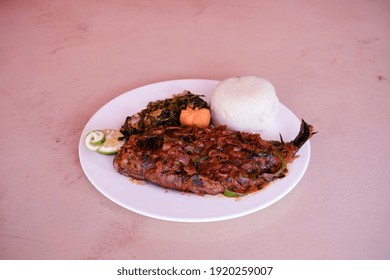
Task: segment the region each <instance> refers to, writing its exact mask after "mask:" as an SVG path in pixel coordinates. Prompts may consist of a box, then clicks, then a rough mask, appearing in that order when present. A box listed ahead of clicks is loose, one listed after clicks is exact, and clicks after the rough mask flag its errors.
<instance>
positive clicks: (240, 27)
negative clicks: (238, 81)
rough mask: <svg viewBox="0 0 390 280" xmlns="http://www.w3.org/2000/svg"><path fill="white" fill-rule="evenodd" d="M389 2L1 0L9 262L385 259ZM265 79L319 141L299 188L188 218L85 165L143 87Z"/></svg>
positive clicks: (0, 88)
mask: <svg viewBox="0 0 390 280" xmlns="http://www.w3.org/2000/svg"><path fill="white" fill-rule="evenodd" d="M389 11H390V2H389V1H386V0H384V1H379V0H377V1H357V0H356V1H352V0H351V1H335V0H331V1H246V0H243V1H222V0H221V1H218V0H216V1H207V0H198V1H195V0H194V1H125V0H123V1H111V2H110V1H99V0H94V1H93V0H86V1H47V0H41V1H37V0H32V1H1V3H0V35H1V41H0V96H1V102H0V128H1V131H2V133H1V143H2V144H1V145H0V151H1V155H2V163H1V168H0V178H1V179H0V258H1V259H192V258H196V259H389V258H390V223H389V220H390V204H389V201H390V187H389V186H390V180H389V174H388V173H389V169H390V164H389V160H388V159H389V157H390V150H389V143H390V141H389V140H390V126H389V121H390V110H389V108H390V98H389V93H390V32H389V30H390V17H389ZM246 74H255V75H260V76H264V77H266V78H268V79H269V80H271V81H272V82H273V83H274V85H275V87H276V90H277V94H278V96H279V98H280V100H281V101H282V102H283V103H284V104H285V105H287V106H288V107H289V108H290V109H291V110H293V111H294V112H295V113H296V114H297V115H298V117H300V118H304V119H305V120H306V121H308V122H310V123H312V124H313V125H314V126H315V127H316V129H317V130H319V132H320V133H319V134H318V135H316V137H315V138H314V139H313V140H312V142H311V148H312V157H311V161H310V164H309V168H308V170H307V173H306V174H305V176H304V177H303V179H302V181H301V182H300V183H299V184H298V186H297V187H296V188H295V189H294V190H293V191H292V192H291V193H289V194H288V195H287V196H286V197H285V198H283V199H282V200H280V201H279V202H277V203H276V204H274V205H272V206H270V207H268V208H266V209H264V210H262V211H259V212H256V213H254V214H251V215H248V216H245V217H243V218H239V219H234V220H229V221H223V222H214V223H199V224H186V223H174V222H165V221H160V220H155V219H152V218H147V217H144V216H140V215H138V214H136V213H133V212H131V211H128V210H126V209H124V208H122V207H120V206H118V205H116V204H114V203H113V202H111V201H110V200H108V199H107V198H105V197H104V196H102V195H101V194H100V193H99V192H98V191H97V190H96V189H95V188H94V187H93V186H92V185H91V183H90V182H89V181H88V179H87V178H86V176H85V175H84V173H83V171H82V169H81V167H80V164H79V159H78V153H77V148H78V141H79V137H80V134H81V131H82V129H83V127H84V125H85V124H86V122H87V121H88V119H89V118H90V117H91V115H92V114H93V113H94V112H95V111H96V110H97V109H98V108H100V106H102V105H103V104H105V103H106V102H107V101H109V100H110V99H112V98H114V97H116V96H117V95H119V94H121V93H123V92H125V91H128V90H130V89H133V88H135V87H138V86H141V85H145V84H149V83H153V82H159V81H163V80H172V79H180V78H203V79H217V80H221V79H224V78H228V77H232V76H240V75H246Z"/></svg>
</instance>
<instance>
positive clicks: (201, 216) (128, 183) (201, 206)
mask: <svg viewBox="0 0 390 280" xmlns="http://www.w3.org/2000/svg"><path fill="white" fill-rule="evenodd" d="M218 83H219V81H215V80H200V79H190V80H173V81H166V82H160V83H155V84H151V85H147V86H143V87H139V88H136V89H134V90H131V91H128V92H126V93H124V94H122V95H120V96H118V97H116V98H114V99H113V100H111V101H110V102H108V103H107V104H105V105H104V106H103V107H102V108H100V109H99V110H98V111H97V112H96V113H95V114H94V115H93V116H92V117H91V119H90V120H89V121H88V123H87V124H86V126H85V128H84V130H83V132H82V135H81V137H80V142H79V157H80V163H81V166H82V168H83V170H84V172H85V174H86V176H87V177H88V179H89V180H90V181H91V183H92V184H93V185H94V186H95V187H96V189H98V190H99V191H100V192H101V193H102V194H103V195H105V196H106V197H107V198H109V199H110V200H112V201H114V202H115V203H117V204H119V205H121V206H122V207H124V208H127V209H129V210H131V211H134V212H136V213H139V214H141V215H145V216H148V217H153V218H157V219H162V220H167V221H179V222H211V221H220V220H227V219H232V218H237V217H241V216H244V215H247V214H250V213H253V212H256V211H258V210H261V209H263V208H265V207H267V206H269V205H271V204H273V203H275V202H276V201H278V200H279V199H281V198H282V197H284V196H285V195H286V194H287V193H288V192H290V191H291V190H292V189H293V188H294V187H295V186H296V185H297V183H298V182H299V181H300V179H301V178H302V176H303V174H304V173H305V171H306V169H307V166H308V164H309V159H310V142H309V141H308V142H306V143H305V145H304V146H302V148H301V149H300V150H299V152H298V155H299V157H298V158H297V159H296V160H295V161H294V162H293V163H292V164H291V165H290V166H289V173H288V175H287V176H286V177H285V178H283V179H280V180H278V181H275V182H273V183H272V184H270V185H269V186H267V187H266V188H265V189H264V190H261V191H259V192H257V193H254V194H251V195H248V196H245V197H242V198H240V199H234V198H228V197H225V196H223V195H217V196H211V195H205V196H198V195H195V194H192V193H182V192H179V191H175V190H165V189H163V188H161V187H159V186H156V185H153V184H149V183H143V184H140V183H136V182H134V181H132V180H131V179H129V178H128V177H125V176H123V175H120V174H119V173H117V172H116V171H115V170H114V168H113V159H114V156H105V155H100V154H98V153H96V152H93V151H89V150H87V149H86V148H85V146H84V137H85V135H86V134H87V133H88V131H90V130H92V129H104V128H115V129H119V128H120V126H121V125H122V124H123V122H124V121H125V119H126V117H127V116H130V115H133V114H135V113H137V112H139V111H141V110H142V109H144V108H145V107H146V105H147V104H148V103H149V102H150V101H155V100H162V99H165V98H169V97H172V95H173V94H177V93H181V92H182V91H183V90H189V91H191V92H193V93H196V94H203V95H205V96H206V100H207V101H208V100H209V99H208V97H209V96H210V94H211V93H212V92H213V91H214V88H215V86H216V85H217V84H218ZM280 105H281V106H280V111H279V113H278V115H277V117H276V121H275V125H274V127H273V128H272V129H270V130H269V131H264V132H262V137H263V138H264V139H268V140H279V133H280V134H281V135H282V136H283V139H284V140H285V141H290V140H292V139H294V138H295V136H296V135H297V133H298V131H299V127H300V120H299V119H298V118H297V117H296V116H295V115H294V113H293V112H291V111H290V110H289V109H288V108H287V107H286V106H284V105H283V104H280Z"/></svg>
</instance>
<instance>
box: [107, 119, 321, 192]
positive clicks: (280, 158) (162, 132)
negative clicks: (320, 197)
mask: <svg viewBox="0 0 390 280" xmlns="http://www.w3.org/2000/svg"><path fill="white" fill-rule="evenodd" d="M313 134H315V132H313V127H312V126H311V125H309V124H307V123H306V122H305V121H303V120H302V122H301V127H300V131H299V133H298V135H297V136H296V138H295V139H294V140H293V141H291V142H287V143H285V142H284V141H283V139H282V138H281V139H280V141H266V140H263V139H262V138H261V137H260V135H259V134H251V133H244V132H239V131H231V130H228V129H227V128H226V127H225V126H219V127H209V128H206V129H200V128H197V127H179V126H174V127H155V128H153V129H150V130H148V131H146V132H145V133H143V134H134V135H132V136H131V137H130V138H129V140H128V141H127V143H126V144H125V145H124V146H123V147H122V149H120V151H119V152H118V154H117V155H116V156H115V158H114V168H115V169H116V170H117V171H118V172H119V173H121V174H123V175H125V176H129V177H133V178H135V179H140V180H146V181H149V182H152V183H154V184H157V185H159V186H161V187H163V188H167V189H176V190H179V191H185V192H193V193H195V194H199V195H204V194H210V195H216V194H219V193H225V194H226V193H227V192H228V193H229V194H232V193H233V194H248V193H252V192H255V191H258V190H260V189H262V188H263V187H264V186H266V185H267V184H269V183H270V182H272V181H275V180H277V179H279V178H283V177H285V176H286V174H287V172H288V170H287V167H288V164H289V163H291V162H292V161H293V160H294V158H295V154H296V153H297V151H298V150H299V148H300V147H301V146H302V145H303V144H304V143H305V142H306V141H307V140H309V138H310V137H311V136H312V135H313ZM232 196H233V195H232Z"/></svg>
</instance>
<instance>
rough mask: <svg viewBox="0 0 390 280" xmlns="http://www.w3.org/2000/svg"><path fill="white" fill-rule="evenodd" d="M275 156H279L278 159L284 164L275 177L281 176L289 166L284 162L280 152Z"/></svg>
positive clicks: (275, 153) (275, 152)
mask: <svg viewBox="0 0 390 280" xmlns="http://www.w3.org/2000/svg"><path fill="white" fill-rule="evenodd" d="M273 154H274V155H275V156H277V157H278V158H279V159H280V161H281V162H282V166H281V167H280V168H279V170H278V171H276V173H275V175H279V174H281V173H282V172H283V171H284V170H285V169H286V167H287V164H286V161H285V160H284V158H283V157H282V155H281V154H280V153H279V152H277V151H274V152H273Z"/></svg>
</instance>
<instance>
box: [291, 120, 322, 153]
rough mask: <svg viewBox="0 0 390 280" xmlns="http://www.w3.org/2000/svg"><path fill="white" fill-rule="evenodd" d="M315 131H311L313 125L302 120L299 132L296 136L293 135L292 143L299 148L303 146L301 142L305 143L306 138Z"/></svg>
mask: <svg viewBox="0 0 390 280" xmlns="http://www.w3.org/2000/svg"><path fill="white" fill-rule="evenodd" d="M316 133H317V132H314V131H313V126H311V125H310V124H308V123H307V122H305V121H304V120H302V121H301V128H300V129H299V133H298V135H297V137H295V139H294V140H293V141H292V144H293V145H294V146H295V147H297V148H298V149H299V148H300V147H302V146H303V144H305V143H306V141H307V140H309V139H310V137H312V136H313V135H314V134H316Z"/></svg>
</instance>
